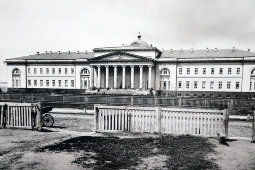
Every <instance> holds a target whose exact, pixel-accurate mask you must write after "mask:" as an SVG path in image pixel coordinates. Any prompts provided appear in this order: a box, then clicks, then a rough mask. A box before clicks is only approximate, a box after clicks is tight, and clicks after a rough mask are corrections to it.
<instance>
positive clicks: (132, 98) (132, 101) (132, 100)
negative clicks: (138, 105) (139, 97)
mask: <svg viewBox="0 0 255 170" xmlns="http://www.w3.org/2000/svg"><path fill="white" fill-rule="evenodd" d="M133 105H134V96H131V106H133Z"/></svg>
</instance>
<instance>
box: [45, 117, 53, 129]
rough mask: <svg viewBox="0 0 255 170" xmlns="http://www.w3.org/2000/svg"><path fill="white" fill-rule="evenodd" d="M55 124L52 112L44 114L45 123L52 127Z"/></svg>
mask: <svg viewBox="0 0 255 170" xmlns="http://www.w3.org/2000/svg"><path fill="white" fill-rule="evenodd" d="M53 124H54V118H53V117H52V116H51V115H50V114H45V115H43V125H44V126H46V127H51V126H53Z"/></svg>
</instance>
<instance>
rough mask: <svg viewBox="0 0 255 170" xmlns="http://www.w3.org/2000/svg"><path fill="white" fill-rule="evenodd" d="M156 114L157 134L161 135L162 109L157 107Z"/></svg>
mask: <svg viewBox="0 0 255 170" xmlns="http://www.w3.org/2000/svg"><path fill="white" fill-rule="evenodd" d="M155 113H156V115H157V116H158V121H157V122H158V129H157V132H158V133H161V107H155Z"/></svg>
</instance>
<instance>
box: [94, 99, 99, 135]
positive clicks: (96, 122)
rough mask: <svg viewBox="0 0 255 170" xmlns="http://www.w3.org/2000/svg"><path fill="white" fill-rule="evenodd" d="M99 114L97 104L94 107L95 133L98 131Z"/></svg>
mask: <svg viewBox="0 0 255 170" xmlns="http://www.w3.org/2000/svg"><path fill="white" fill-rule="evenodd" d="M98 114H99V109H98V105H97V104H95V105H94V122H95V131H96V130H98V127H99V125H98Z"/></svg>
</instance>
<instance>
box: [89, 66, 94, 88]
mask: <svg viewBox="0 0 255 170" xmlns="http://www.w3.org/2000/svg"><path fill="white" fill-rule="evenodd" d="M90 67H91V69H90V84H89V85H90V88H92V87H93V86H94V67H92V66H90Z"/></svg>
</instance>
